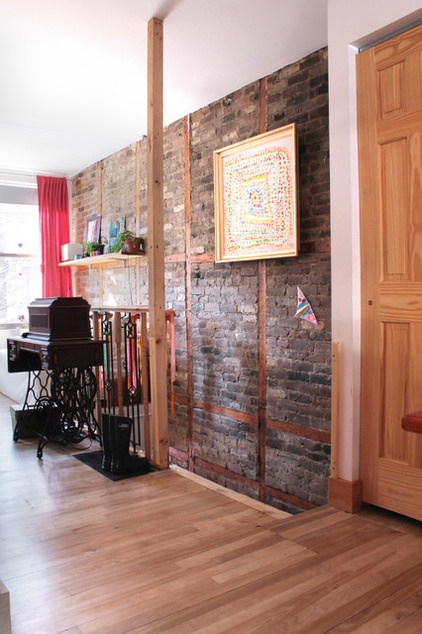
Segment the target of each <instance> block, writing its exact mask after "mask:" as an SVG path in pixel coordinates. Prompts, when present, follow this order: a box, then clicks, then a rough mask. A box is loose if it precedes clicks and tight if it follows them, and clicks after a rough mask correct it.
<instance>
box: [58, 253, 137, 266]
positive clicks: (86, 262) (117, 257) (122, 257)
mask: <svg viewBox="0 0 422 634" xmlns="http://www.w3.org/2000/svg"><path fill="white" fill-rule="evenodd" d="M143 257H145V254H143V253H142V254H140V255H127V254H124V253H106V254H105V255H93V256H91V257H89V258H81V259H80V260H68V261H67V262H59V266H76V267H83V268H91V267H93V266H95V267H98V266H102V265H103V264H113V263H114V264H119V263H120V262H122V261H123V262H124V261H127V260H139V259H140V258H143Z"/></svg>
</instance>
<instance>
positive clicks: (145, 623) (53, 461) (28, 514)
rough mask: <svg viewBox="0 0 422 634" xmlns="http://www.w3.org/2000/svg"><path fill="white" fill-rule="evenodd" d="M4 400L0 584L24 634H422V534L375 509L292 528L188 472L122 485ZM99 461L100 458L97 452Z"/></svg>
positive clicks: (313, 516)
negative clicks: (15, 436)
mask: <svg viewBox="0 0 422 634" xmlns="http://www.w3.org/2000/svg"><path fill="white" fill-rule="evenodd" d="M8 404H9V403H8V401H7V399H3V398H2V397H1V396H0V431H2V432H3V435H2V438H3V439H4V442H3V443H2V444H0V509H1V514H0V579H1V580H2V581H3V582H4V583H5V584H6V585H7V587H8V589H9V592H10V602H11V612H12V626H13V632H14V634H65V633H66V634H99V633H101V634H138V633H145V632H148V633H149V634H152V633H154V632H155V633H156V634H166V633H167V634H169V633H170V632H172V633H173V634H176V633H177V634H188V633H189V632H192V633H193V632H195V634H211V633H212V634H214V633H215V634H223V633H224V632H230V633H232V634H239V633H240V632H241V633H242V634H253V633H260V634H274V633H278V632H280V634H304V633H305V632H308V633H312V634H318V633H321V634H322V633H325V632H338V633H339V634H340V633H341V632H355V631H356V632H361V633H362V634H369V633H370V634H372V632H377V631H379V632H390V631H391V632H394V633H395V632H399V633H400V634H408V633H409V634H413V633H414V632H418V631H420V629H418V628H420V619H421V614H422V613H421V610H422V606H421V597H422V588H421V579H422V547H421V545H422V541H421V539H422V532H421V527H420V525H419V524H417V523H415V522H414V521H412V520H408V519H407V518H402V517H399V516H396V515H394V514H391V513H388V512H383V511H380V510H375V509H371V508H365V509H364V510H363V511H362V513H360V514H357V515H354V516H352V515H349V514H347V513H344V512H343V511H339V510H337V509H333V508H330V507H321V508H317V509H313V510H311V511H307V512H305V513H302V514H300V515H296V516H294V517H293V516H287V517H286V514H285V513H282V512H279V511H277V510H276V509H271V508H270V507H267V506H265V505H263V504H262V503H257V502H256V501H254V500H249V499H247V500H245V498H244V497H243V496H239V494H236V493H234V492H231V493H229V494H228V493H227V492H226V491H223V492H222V491H221V487H218V486H215V485H212V484H210V483H205V485H204V483H203V480H202V479H201V478H198V476H194V475H192V474H186V473H183V472H180V470H176V469H175V470H173V469H170V470H166V471H155V472H152V473H150V474H148V475H145V476H142V477H137V478H132V479H128V480H122V481H119V482H112V481H110V480H108V479H107V478H105V477H104V476H103V475H102V474H98V473H97V472H95V471H93V470H92V469H90V468H89V467H87V466H86V465H84V464H82V463H81V462H80V461H78V460H76V459H75V458H74V457H73V456H72V454H74V453H76V452H77V451H78V449H77V448H72V447H64V448H63V447H59V446H55V445H48V446H47V447H46V448H45V450H44V458H43V460H42V461H39V460H37V458H36V444H37V439H27V440H24V441H20V442H18V443H13V441H12V438H11V436H12V427H11V422H10V419H9V411H8ZM94 448H96V447H92V449H94Z"/></svg>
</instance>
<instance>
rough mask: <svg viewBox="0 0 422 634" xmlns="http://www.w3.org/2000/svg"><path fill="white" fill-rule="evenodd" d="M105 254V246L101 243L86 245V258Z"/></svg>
mask: <svg viewBox="0 0 422 634" xmlns="http://www.w3.org/2000/svg"><path fill="white" fill-rule="evenodd" d="M103 253H104V245H103V244H101V242H85V243H84V255H85V257H87V256H90V255H102V254H103Z"/></svg>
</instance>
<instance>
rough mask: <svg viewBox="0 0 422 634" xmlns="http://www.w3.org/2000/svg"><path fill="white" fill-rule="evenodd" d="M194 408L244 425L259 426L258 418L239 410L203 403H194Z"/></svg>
mask: <svg viewBox="0 0 422 634" xmlns="http://www.w3.org/2000/svg"><path fill="white" fill-rule="evenodd" d="M193 407H194V408H196V409H201V410H203V411H204V412H210V413H211V414H217V415H218V416H225V417H226V418H231V419H232V420H236V421H237V422H238V423H244V424H245V425H253V426H254V425H257V424H258V416H254V415H252V414H246V413H245V412H238V411H237V410H234V409H230V408H228V407H222V406H221V405H213V403H204V402H203V401H194V403H193Z"/></svg>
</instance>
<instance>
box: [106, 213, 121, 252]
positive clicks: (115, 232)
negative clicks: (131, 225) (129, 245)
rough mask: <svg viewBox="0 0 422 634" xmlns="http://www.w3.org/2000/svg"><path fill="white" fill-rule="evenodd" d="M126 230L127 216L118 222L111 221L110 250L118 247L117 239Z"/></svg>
mask: <svg viewBox="0 0 422 634" xmlns="http://www.w3.org/2000/svg"><path fill="white" fill-rule="evenodd" d="M124 228H125V216H122V217H121V218H118V219H117V220H110V228H109V233H108V248H109V250H111V249H113V248H114V247H115V246H116V243H117V238H118V236H119V233H121V232H122V231H123V230H124Z"/></svg>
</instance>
